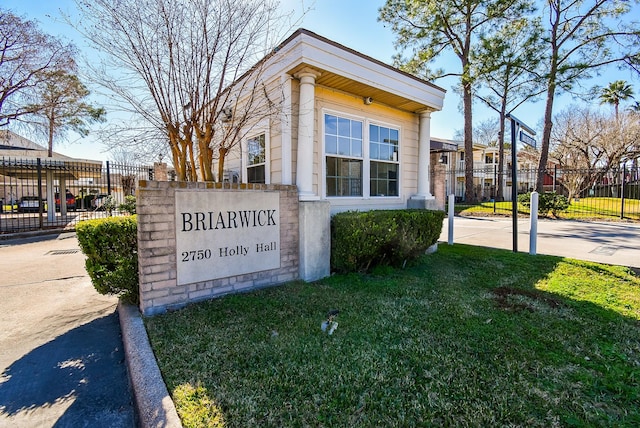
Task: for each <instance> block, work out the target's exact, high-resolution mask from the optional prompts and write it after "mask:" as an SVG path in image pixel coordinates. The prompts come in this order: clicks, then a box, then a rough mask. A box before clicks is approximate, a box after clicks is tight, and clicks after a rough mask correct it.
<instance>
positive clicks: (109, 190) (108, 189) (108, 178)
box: [107, 161, 111, 195]
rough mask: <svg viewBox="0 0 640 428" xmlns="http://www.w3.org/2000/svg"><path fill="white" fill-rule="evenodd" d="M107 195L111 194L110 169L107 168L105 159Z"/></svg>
mask: <svg viewBox="0 0 640 428" xmlns="http://www.w3.org/2000/svg"><path fill="white" fill-rule="evenodd" d="M107 195H111V171H110V170H109V161H107Z"/></svg>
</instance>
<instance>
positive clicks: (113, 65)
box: [76, 0, 282, 181]
mask: <svg viewBox="0 0 640 428" xmlns="http://www.w3.org/2000/svg"><path fill="white" fill-rule="evenodd" d="M76 1H77V3H78V5H79V7H80V9H81V14H82V17H83V20H82V21H81V22H82V24H80V25H79V27H80V29H81V31H82V32H83V33H84V34H85V36H86V37H87V38H88V39H89V40H90V41H91V42H92V43H93V45H94V46H95V47H96V48H97V49H99V50H100V51H102V52H104V53H106V54H107V55H108V58H107V59H106V60H105V61H103V62H102V64H101V67H102V70H100V69H98V70H96V73H95V75H96V76H99V79H98V83H100V84H102V85H103V86H104V87H105V88H107V89H108V90H109V91H111V92H112V93H114V94H115V95H116V96H117V97H118V98H119V99H121V100H123V101H124V102H125V103H126V104H127V105H128V106H129V107H128V109H129V111H130V112H132V113H135V114H137V115H139V116H141V117H142V118H144V120H145V121H146V122H147V123H148V124H150V125H151V126H152V127H154V128H155V129H156V130H159V131H161V132H162V134H163V135H164V138H165V140H166V142H167V145H168V147H169V150H170V152H171V156H172V160H173V167H174V168H175V171H176V174H177V178H178V179H179V180H190V181H196V180H197V179H198V175H197V171H198V170H199V171H200V178H201V179H202V180H204V181H214V173H213V170H212V166H213V161H214V158H215V157H218V163H219V172H218V180H222V173H221V172H222V171H224V159H225V157H226V155H227V153H229V151H230V149H231V148H232V147H233V146H235V145H237V144H238V143H239V142H240V141H241V140H242V138H243V135H244V132H247V128H248V126H247V124H248V123H249V122H256V121H259V120H260V119H261V118H265V117H269V116H270V115H272V114H273V113H274V112H275V110H277V108H278V106H277V104H276V103H275V102H272V101H273V100H271V99H268V100H264V98H265V97H263V96H262V95H264V94H265V93H266V89H265V82H263V81H262V80H261V78H260V76H261V73H262V69H261V67H262V65H263V64H264V61H263V62H258V59H259V58H260V57H264V56H265V55H267V54H270V52H272V51H273V47H274V46H275V45H276V43H275V42H274V40H276V39H277V38H278V37H280V35H279V34H277V32H278V31H279V30H280V29H281V27H282V25H281V22H282V20H281V18H282V16H281V15H280V14H279V13H278V9H277V3H276V2H274V1H273V0H243V1H235V0H219V1H214V2H212V1H209V0H186V1H182V2H175V1H173V0H115V1H114V0H92V1H84V0H76ZM248 70H250V72H251V78H241V77H242V76H243V73H245V72H247V71H248ZM147 132H151V133H153V131H148V129H147ZM139 138H140V139H142V140H144V139H146V136H145V135H144V133H143V134H142V135H141V136H140V137H139ZM196 159H197V161H196Z"/></svg>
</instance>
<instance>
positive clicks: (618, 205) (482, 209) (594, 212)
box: [455, 197, 640, 220]
mask: <svg viewBox="0 0 640 428" xmlns="http://www.w3.org/2000/svg"><path fill="white" fill-rule="evenodd" d="M621 209H622V200H621V199H620V198H595V197H594V198H582V199H574V200H572V201H571V205H570V206H569V209H568V210H567V211H565V212H561V213H559V215H558V218H561V219H565V220H585V219H591V220H611V219H619V218H620V211H621ZM455 212H456V214H460V215H493V214H494V204H493V202H482V203H479V204H477V205H471V206H470V205H462V204H456V206H455ZM518 213H519V214H520V215H527V216H528V215H529V209H528V208H527V207H524V206H522V205H518ZM495 214H498V215H511V202H496V203H495ZM549 215H552V214H551V213H549ZM624 217H625V218H626V219H629V220H640V200H638V199H625V201H624Z"/></svg>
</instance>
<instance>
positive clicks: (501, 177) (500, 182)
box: [496, 104, 506, 202]
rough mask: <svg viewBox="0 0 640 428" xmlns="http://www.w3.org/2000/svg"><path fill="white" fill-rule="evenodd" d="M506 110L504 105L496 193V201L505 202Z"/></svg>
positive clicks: (501, 113) (501, 118)
mask: <svg viewBox="0 0 640 428" xmlns="http://www.w3.org/2000/svg"><path fill="white" fill-rule="evenodd" d="M505 109H506V106H505V105H504V104H503V105H502V111H501V112H500V130H499V131H498V183H497V187H496V188H497V192H496V201H500V202H502V201H504V184H503V181H504V128H505V123H506V122H505Z"/></svg>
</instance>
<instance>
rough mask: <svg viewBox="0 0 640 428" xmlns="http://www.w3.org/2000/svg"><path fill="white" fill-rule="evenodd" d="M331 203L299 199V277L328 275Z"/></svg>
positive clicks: (304, 278)
mask: <svg viewBox="0 0 640 428" xmlns="http://www.w3.org/2000/svg"><path fill="white" fill-rule="evenodd" d="M330 211H331V204H330V203H329V202H327V201H300V205H299V211H298V212H299V219H300V265H299V266H300V279H302V280H304V281H315V280H317V279H321V278H325V277H327V276H329V274H330V273H331V272H330V255H331V229H330V222H331V214H330Z"/></svg>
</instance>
